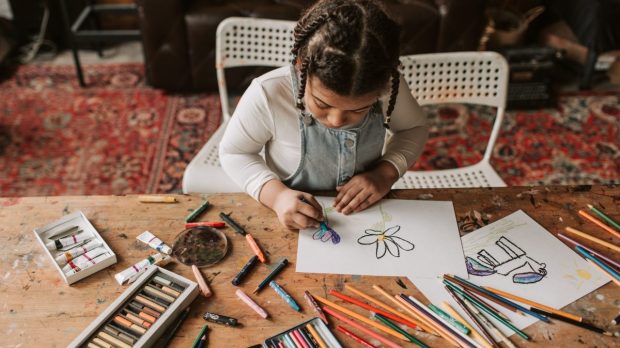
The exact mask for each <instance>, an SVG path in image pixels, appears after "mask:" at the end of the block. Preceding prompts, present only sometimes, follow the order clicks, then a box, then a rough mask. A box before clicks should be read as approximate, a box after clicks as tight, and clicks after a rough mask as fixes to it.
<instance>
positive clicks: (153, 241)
mask: <svg viewBox="0 0 620 348" xmlns="http://www.w3.org/2000/svg"><path fill="white" fill-rule="evenodd" d="M136 239H138V240H139V241H141V242H142V243H144V244H147V245H148V246H150V247H151V248H153V249H155V250H157V251H160V252H162V253H164V254H168V255H170V252H172V249H170V247H169V246H167V245H166V244H165V243H164V242H162V241H161V239H159V238H157V237H155V235H153V234H152V233H151V232H149V231H144V232H142V234H141V235H139V236H137V237H136Z"/></svg>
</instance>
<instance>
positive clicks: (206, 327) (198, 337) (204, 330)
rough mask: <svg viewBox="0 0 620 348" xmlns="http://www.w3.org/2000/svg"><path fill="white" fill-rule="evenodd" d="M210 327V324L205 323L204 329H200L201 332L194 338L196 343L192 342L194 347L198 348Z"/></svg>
mask: <svg viewBox="0 0 620 348" xmlns="http://www.w3.org/2000/svg"><path fill="white" fill-rule="evenodd" d="M208 329H209V326H207V325H205V326H203V327H202V330H200V333H199V334H198V336H196V339H195V340H194V343H192V348H196V347H197V346H198V342H200V339H201V338H202V336H203V335H204V334H205V332H206V331H207V330H208Z"/></svg>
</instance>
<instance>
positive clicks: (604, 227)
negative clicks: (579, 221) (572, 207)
mask: <svg viewBox="0 0 620 348" xmlns="http://www.w3.org/2000/svg"><path fill="white" fill-rule="evenodd" d="M578 213H579V215H581V216H583V217H584V218H586V219H587V220H590V222H593V223H594V224H595V225H597V226H598V227H600V228H602V229H604V230H605V231H607V232H609V233H611V234H612V235H614V236H616V238H620V233H618V232H616V231H614V230H613V229H612V228H611V227H609V226H607V225H606V224H605V223H603V222H602V221H600V220H599V219H597V218H595V217H594V216H592V215H590V214H588V213H587V212H586V211H585V210H579V212H578Z"/></svg>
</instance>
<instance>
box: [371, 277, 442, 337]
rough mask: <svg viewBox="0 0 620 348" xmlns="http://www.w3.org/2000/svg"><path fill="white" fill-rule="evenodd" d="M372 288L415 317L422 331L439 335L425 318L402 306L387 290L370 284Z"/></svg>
mask: <svg viewBox="0 0 620 348" xmlns="http://www.w3.org/2000/svg"><path fill="white" fill-rule="evenodd" d="M372 288H373V289H375V290H376V291H377V292H379V293H380V294H381V295H383V296H384V297H386V298H388V299H389V300H390V301H392V302H393V303H394V304H396V305H397V306H399V307H400V308H402V309H403V310H405V311H406V312H407V313H409V314H410V315H412V316H413V317H414V318H416V322H417V323H418V325H419V326H420V327H421V328H422V329H424V331H426V332H428V333H430V334H433V335H435V336H440V335H439V334H438V333H437V332H436V331H435V330H433V329H431V328H430V327H429V326H428V325H427V324H426V323H425V322H424V320H425V318H424V319H423V318H419V317H418V315H417V314H416V313H414V312H412V311H410V310H409V309H408V308H407V307H404V306H403V304H402V303H400V302H399V301H398V300H396V299H395V298H394V297H392V295H390V294H388V293H387V291H385V290H383V288H381V287H380V286H379V285H373V286H372Z"/></svg>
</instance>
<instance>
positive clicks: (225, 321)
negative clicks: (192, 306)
mask: <svg viewBox="0 0 620 348" xmlns="http://www.w3.org/2000/svg"><path fill="white" fill-rule="evenodd" d="M202 318H203V319H204V320H206V321H210V322H212V323H216V324H222V325H226V326H233V327H234V326H237V325H239V323H238V322H237V319H235V318H233V317H227V316H225V315H221V314H216V313H211V312H206V313H205V314H204V315H203V316H202Z"/></svg>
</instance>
